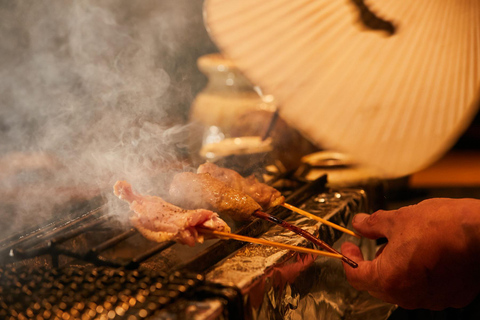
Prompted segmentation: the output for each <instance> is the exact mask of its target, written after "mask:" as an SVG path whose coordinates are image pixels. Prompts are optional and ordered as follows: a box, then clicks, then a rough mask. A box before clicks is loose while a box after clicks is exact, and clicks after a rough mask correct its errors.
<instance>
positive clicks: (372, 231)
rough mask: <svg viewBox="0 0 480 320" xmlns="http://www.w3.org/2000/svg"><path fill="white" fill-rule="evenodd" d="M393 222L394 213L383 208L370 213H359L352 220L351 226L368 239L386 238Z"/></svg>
mask: <svg viewBox="0 0 480 320" xmlns="http://www.w3.org/2000/svg"><path fill="white" fill-rule="evenodd" d="M394 222H395V219H394V214H393V213H392V212H391V211H383V210H379V211H377V212H375V213H373V214H371V215H368V214H365V213H359V214H357V215H355V216H354V217H353V220H352V224H353V228H354V229H355V230H356V231H357V233H359V234H360V235H362V236H364V237H367V238H370V239H378V238H383V237H386V238H388V236H389V235H390V230H391V229H392V226H393V224H394Z"/></svg>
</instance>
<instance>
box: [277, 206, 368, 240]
mask: <svg viewBox="0 0 480 320" xmlns="http://www.w3.org/2000/svg"><path fill="white" fill-rule="evenodd" d="M282 206H283V207H285V208H287V209H289V210H292V211H294V212H296V213H298V214H301V215H303V216H306V217H308V218H310V219H314V220H317V221H319V222H322V223H324V224H326V225H328V226H330V227H332V228H334V229H337V230H340V231H342V232H344V233H346V234H349V235H351V236H354V237H357V238H359V239H360V238H361V237H360V236H359V235H358V234H356V233H355V232H353V231H351V230H349V229H347V228H344V227H341V226H339V225H338V224H335V223H333V222H330V221H328V220H325V219H322V218H320V217H317V216H316V215H314V214H311V213H310V212H307V211H305V210H302V209H300V208H297V207H295V206H292V205H291V204H288V203H283V204H282Z"/></svg>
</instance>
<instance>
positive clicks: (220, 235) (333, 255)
mask: <svg viewBox="0 0 480 320" xmlns="http://www.w3.org/2000/svg"><path fill="white" fill-rule="evenodd" d="M199 231H200V232H201V233H204V234H209V235H214V236H216V237H218V238H220V239H234V240H238V241H244V242H251V243H256V244H262V245H266V246H272V247H276V248H280V249H288V250H292V251H296V252H302V253H310V254H315V255H319V256H324V257H329V258H337V259H342V255H341V254H337V253H332V252H326V251H320V250H315V249H309V248H304V247H297V246H292V245H289V244H285V243H279V242H273V241H269V240H265V239H258V238H251V237H246V236H242V235H239V234H234V233H228V232H221V231H213V230H210V229H203V228H202V229H200V228H199Z"/></svg>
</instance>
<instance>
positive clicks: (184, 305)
mask: <svg viewBox="0 0 480 320" xmlns="http://www.w3.org/2000/svg"><path fill="white" fill-rule="evenodd" d="M270 184H272V185H274V186H275V187H277V188H279V189H280V190H281V191H282V192H283V193H284V194H285V195H287V197H286V198H287V202H288V203H290V204H293V205H296V206H299V207H304V208H306V209H308V210H309V211H310V212H312V213H314V214H317V215H319V216H322V217H324V218H326V219H329V220H331V221H332V222H334V223H337V224H339V225H342V226H346V227H349V221H350V220H351V218H352V216H353V214H354V213H356V212H359V211H361V212H368V211H369V210H370V209H369V205H370V204H369V199H368V197H367V194H366V193H365V192H364V191H363V190H362V189H343V190H330V189H329V188H328V187H327V177H326V176H322V177H320V178H318V179H316V180H315V181H305V180H303V179H301V178H298V177H295V176H294V175H293V174H292V173H284V174H282V175H278V176H276V177H275V178H274V179H272V180H270ZM269 213H272V214H273V215H275V216H278V217H280V218H282V219H285V220H287V221H291V222H294V223H296V224H297V225H299V226H301V227H302V228H305V229H308V230H309V231H311V232H312V233H314V234H316V235H318V236H319V237H320V238H321V239H322V240H324V241H325V242H327V243H328V244H330V245H333V244H334V243H335V242H336V241H337V240H339V239H340V238H343V237H345V235H343V236H342V234H341V233H340V232H339V231H337V230H334V229H332V228H330V227H328V226H325V225H322V224H321V223H319V222H316V221H311V220H308V219H305V218H299V216H296V215H295V214H292V212H290V211H288V210H287V209H285V208H283V207H276V208H273V209H272V210H270V211H269ZM232 230H233V231H234V232H236V233H238V234H241V235H246V236H250V237H264V238H267V239H270V240H274V241H281V242H289V243H290V244H295V245H302V246H309V244H308V243H306V241H305V240H304V239H302V238H299V237H298V236H295V235H293V233H291V232H290V231H286V230H281V229H279V227H276V226H274V225H272V224H271V223H269V222H267V221H263V220H259V219H257V220H255V221H252V222H250V223H248V224H246V225H237V226H235V227H234V228H233V229H232ZM350 240H352V239H350ZM0 257H1V262H2V266H1V269H0V290H1V291H0V292H1V294H0V317H1V318H5V319H128V320H133V319H149V318H150V319H184V318H187V319H189V318H191V319H222V318H228V319H245V318H256V317H257V316H258V315H259V314H261V313H262V312H265V307H264V306H260V305H259V302H258V301H259V300H262V297H263V295H264V294H265V292H264V290H263V291H262V290H261V289H260V290H259V289H258V288H259V283H260V282H261V283H264V281H266V279H267V281H268V277H269V274H270V276H271V275H272V274H276V275H275V277H278V274H277V273H275V272H273V273H272V272H271V270H273V269H275V270H277V271H278V270H279V268H280V269H281V266H289V267H288V268H290V269H291V267H292V266H295V265H296V264H299V265H300V266H301V267H300V269H301V270H305V269H306V268H308V266H310V265H311V264H312V263H313V262H314V261H315V258H314V257H313V256H311V255H305V254H298V253H292V252H288V251H286V250H280V249H276V248H267V247H259V246H254V245H251V244H246V243H243V242H238V241H234V240H208V241H206V243H205V244H202V245H199V246H197V247H195V248H190V247H186V246H182V245H179V244H176V243H174V242H164V243H153V242H150V241H148V240H146V239H144V238H143V237H142V236H141V235H140V234H139V233H138V232H137V231H136V230H135V229H134V228H126V227H124V226H122V224H120V223H118V221H116V219H115V218H114V216H113V215H111V214H109V213H108V210H107V204H105V203H104V199H103V198H102V197H97V198H95V199H91V200H90V201H87V202H86V203H82V204H80V205H77V206H76V207H75V208H72V210H70V211H68V212H67V213H65V215H64V216H63V217H62V218H55V219H52V220H51V221H48V222H47V223H45V225H42V226H39V227H36V228H33V229H31V230H27V231H22V232H21V233H18V234H15V235H12V236H9V237H8V238H6V239H4V240H3V241H2V242H1V243H0ZM258 257H261V259H264V261H267V260H268V261H269V264H268V265H263V267H262V268H263V269H262V268H259V267H258V266H253V270H254V271H253V272H252V269H251V268H250V267H251V266H252V259H253V260H255V259H257V260H258ZM261 259H260V260H261ZM317 260H318V259H317ZM240 265H242V266H243V267H242V268H240V269H242V270H239V268H238V267H239V266H240ZM249 266H250V267H249ZM260 269H262V270H260ZM294 269H295V268H294ZM297 269H298V268H297ZM300 269H299V270H300ZM232 270H233V271H234V272H230V271H232ZM294 274H297V273H294ZM297 275H298V274H297ZM289 276H293V275H289ZM293 277H295V276H293ZM293 280H294V279H289V280H288V281H286V282H288V283H290V281H293ZM259 281H260V282H259ZM282 281H284V280H282ZM260 287H261V286H260ZM260 310H263V311H260ZM275 312H280V311H278V310H277V311H275Z"/></svg>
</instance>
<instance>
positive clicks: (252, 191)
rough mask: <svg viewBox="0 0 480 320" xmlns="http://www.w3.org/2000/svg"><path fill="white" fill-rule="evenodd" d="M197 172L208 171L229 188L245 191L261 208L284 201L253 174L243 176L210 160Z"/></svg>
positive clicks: (275, 191) (264, 208) (265, 208)
mask: <svg viewBox="0 0 480 320" xmlns="http://www.w3.org/2000/svg"><path fill="white" fill-rule="evenodd" d="M197 173H209V174H210V175H211V176H212V177H214V178H216V179H218V180H220V181H222V182H224V183H225V184H227V185H228V186H230V187H231V188H233V189H235V190H238V191H242V192H245V193H246V194H248V195H249V196H250V197H252V198H253V200H255V201H256V202H257V203H258V204H259V205H260V206H261V207H262V209H263V210H267V209H269V208H272V207H275V206H278V205H281V204H283V203H284V202H285V198H284V197H283V196H282V194H281V193H280V191H278V190H277V189H275V188H273V187H270V186H269V185H266V184H265V183H262V182H260V181H258V179H257V178H256V177H255V176H253V175H251V176H249V177H247V178H244V177H242V176H241V175H240V174H239V173H238V172H236V171H234V170H231V169H227V168H221V167H219V166H217V165H216V164H214V163H211V162H207V163H204V164H202V165H200V166H199V167H198V169H197Z"/></svg>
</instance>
